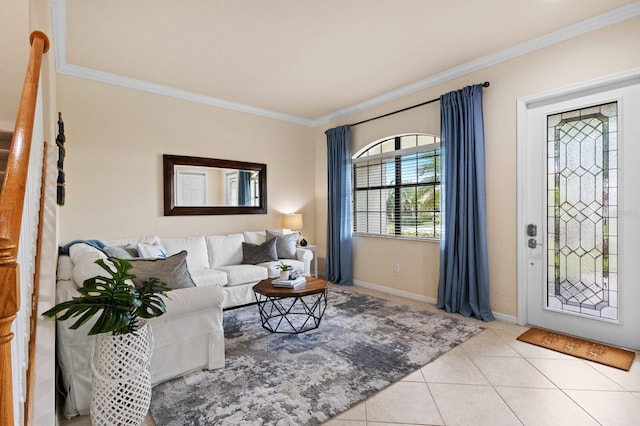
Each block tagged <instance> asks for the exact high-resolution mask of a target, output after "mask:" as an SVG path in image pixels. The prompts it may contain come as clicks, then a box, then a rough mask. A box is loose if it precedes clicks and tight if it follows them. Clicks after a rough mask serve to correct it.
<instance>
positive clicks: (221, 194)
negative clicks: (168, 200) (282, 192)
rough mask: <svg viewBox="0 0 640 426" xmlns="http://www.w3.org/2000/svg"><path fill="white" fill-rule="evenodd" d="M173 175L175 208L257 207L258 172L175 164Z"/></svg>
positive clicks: (258, 199) (258, 197)
mask: <svg viewBox="0 0 640 426" xmlns="http://www.w3.org/2000/svg"><path fill="white" fill-rule="evenodd" d="M174 176H175V177H176V179H175V182H174V183H175V188H174V190H175V195H176V199H175V205H176V206H178V207H196V206H199V207H203V206H210V207H215V206H218V207H220V206H254V207H255V206H259V205H260V188H259V185H258V183H259V178H260V172H259V171H258V170H237V169H223V168H218V167H203V166H185V165H176V166H174Z"/></svg>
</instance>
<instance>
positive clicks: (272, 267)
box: [257, 259, 304, 278]
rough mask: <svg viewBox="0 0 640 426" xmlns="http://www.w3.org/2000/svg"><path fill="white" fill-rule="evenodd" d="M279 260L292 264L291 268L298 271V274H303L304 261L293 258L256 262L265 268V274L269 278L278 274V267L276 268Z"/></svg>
mask: <svg viewBox="0 0 640 426" xmlns="http://www.w3.org/2000/svg"><path fill="white" fill-rule="evenodd" d="M280 262H282V263H285V264H287V265H291V266H293V269H295V270H296V271H298V272H299V273H300V274H304V262H301V261H299V260H294V259H282V260H280V261H277V262H263V263H258V265H257V266H261V267H263V268H266V269H267V274H268V275H269V278H276V277H279V276H280V269H278V268H276V266H278V265H279V264H280Z"/></svg>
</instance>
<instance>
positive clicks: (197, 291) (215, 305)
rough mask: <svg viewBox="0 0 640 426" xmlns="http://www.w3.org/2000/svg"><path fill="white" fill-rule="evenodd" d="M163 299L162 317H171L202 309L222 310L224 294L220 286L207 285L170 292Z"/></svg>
mask: <svg viewBox="0 0 640 426" xmlns="http://www.w3.org/2000/svg"><path fill="white" fill-rule="evenodd" d="M163 299H164V303H165V305H166V307H167V312H166V313H165V314H164V315H163V316H165V317H171V316H174V315H176V316H177V315H182V314H185V313H189V312H195V311H201V310H204V309H219V310H222V303H223V302H224V293H223V291H222V287H221V286H219V285H209V286H202V287H189V288H181V289H178V290H171V291H168V292H167V295H166V296H165V297H163Z"/></svg>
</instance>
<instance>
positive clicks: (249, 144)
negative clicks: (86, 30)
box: [57, 18, 640, 316]
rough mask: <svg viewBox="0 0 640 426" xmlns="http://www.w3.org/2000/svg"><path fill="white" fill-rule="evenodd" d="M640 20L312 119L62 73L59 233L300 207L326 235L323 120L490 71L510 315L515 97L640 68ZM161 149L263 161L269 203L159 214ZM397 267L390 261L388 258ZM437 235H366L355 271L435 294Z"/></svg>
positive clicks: (217, 229)
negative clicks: (208, 212) (218, 211)
mask: <svg viewBox="0 0 640 426" xmlns="http://www.w3.org/2000/svg"><path fill="white" fill-rule="evenodd" d="M638 39H640V19H639V18H634V19H632V20H629V21H626V22H623V23H620V24H617V25H614V26H611V27H607V28H604V29H602V30H599V31H596V32H593V33H590V34H587V35H583V36H581V37H577V38H575V39H572V40H568V41H566V42H563V43H560V44H557V45H554V46H551V47H548V48H545V49H542V50H539V51H536V52H533V53H531V54H528V55H525V56H522V57H519V58H516V59H513V60H510V61H507V62H504V63H502V64H498V65H496V66H493V67H490V68H487V69H485V70H482V71H479V72H476V73H473V74H470V75H467V76H465V77H462V78H458V79H456V80H452V81H449V82H446V83H445V84H442V85H439V86H436V87H432V88H429V89H426V90H424V91H422V92H420V93H415V94H412V95H410V96H407V97H405V98H403V99H400V100H397V101H394V102H391V103H389V104H386V105H383V106H378V107H375V108H371V109H370V110H368V111H365V112H362V113H358V114H355V115H353V116H349V117H346V118H344V119H342V120H340V121H337V122H334V123H331V124H329V125H325V126H321V127H318V128H316V129H309V128H306V127H304V126H298V125H294V124H290V123H286V122H282V121H277V120H272V119H267V118H262V117H257V116H253V115H248V114H243V113H239V112H234V111H228V110H223V109H219V108H214V107H209V106H205V105H199V104H194V103H189V102H184V101H180V100H176V99H172V98H168V97H163V96H157V95H153V94H148V93H142V92H138V91H133V90H129V89H125V88H120V87H113V86H106V85H103V84H99V83H94V82H91V81H86V80H81V79H76V78H72V77H66V76H59V77H58V81H57V85H58V87H57V90H58V107H59V110H61V111H62V112H63V114H64V117H65V123H66V125H67V160H66V162H65V170H66V172H67V204H66V205H65V206H64V207H62V208H61V209H60V235H61V241H62V242H65V241H68V240H71V239H74V238H102V239H108V238H119V237H127V236H135V235H145V234H160V235H163V236H181V235H195V234H222V233H227V232H235V231H241V230H246V229H264V228H279V227H281V226H282V224H281V214H282V213H284V212H294V211H295V212H301V213H303V214H304V222H305V229H304V230H303V234H304V236H305V237H306V238H307V240H309V242H310V243H311V244H317V245H318V246H319V247H320V250H319V257H320V270H321V271H322V270H323V266H324V257H325V256H324V250H325V246H326V221H327V217H326V209H327V196H326V187H327V176H326V139H325V135H324V132H325V130H326V129H327V128H330V127H334V126H337V125H341V124H346V123H352V122H356V121H359V120H361V119H366V118H370V117H372V116H376V115H378V114H382V113H386V112H389V111H392V110H395V109H398V108H402V107H405V106H408V105H413V104H415V103H419V102H422V101H424V100H427V99H432V98H434V97H438V96H439V95H440V94H442V93H445V92H447V91H450V90H455V89H458V88H461V87H463V86H465V85H468V84H473V83H479V82H482V81H485V80H489V81H490V82H491V87H489V88H488V89H486V90H485V96H484V113H485V129H486V165H487V202H488V212H487V213H488V217H489V221H488V233H489V240H488V245H489V257H490V274H491V304H492V309H493V310H494V312H497V313H501V314H504V315H510V316H515V315H516V314H517V312H516V305H517V300H516V297H517V295H516V288H517V283H516V277H517V275H516V250H517V247H516V232H517V230H516V100H517V99H518V98H519V97H523V96H528V95H532V94H536V93H540V92H544V91H548V90H554V89H558V88H562V87H566V86H570V85H573V84H577V83H580V82H584V81H587V80H591V79H595V78H598V77H602V76H605V75H607V74H611V73H615V72H619V71H624V70H628V69H631V68H636V67H640V55H639V54H638V53H637V46H636V44H637V43H636V40H638ZM438 122H439V117H438V104H437V103H436V104H432V105H430V106H427V107H422V108H418V109H414V110H411V111H407V112H404V113H401V114H398V115H394V116H391V117H387V118H384V119H381V120H377V121H374V122H371V123H367V124H363V125H361V126H357V127H355V128H354V129H353V136H354V147H353V152H355V151H356V150H357V149H359V148H361V147H363V146H365V145H366V144H368V143H369V142H372V141H373V140H376V139H379V138H381V137H385V136H389V135H393V134H397V133H404V132H427V133H437V132H438V130H439V129H438V125H439V123H438ZM163 153H170V154H180V155H194V156H203V157H207V156H208V157H215V158H226V159H232V160H242V161H251V162H264V163H267V165H268V181H269V184H268V200H269V203H268V204H269V214H267V215H242V216H185V217H164V216H163V215H162V181H161V155H162V154H163ZM394 264H398V265H399V266H400V272H398V273H395V272H393V265H394ZM438 265H439V260H438V243H437V242H432V241H426V242H425V241H410V240H409V241H404V240H391V239H381V238H371V237H358V238H355V241H354V278H355V279H356V280H357V281H362V282H366V283H370V284H376V285H380V286H385V287H388V288H390V289H395V290H399V291H405V292H410V293H414V294H416V295H418V296H422V297H426V298H436V297H437V279H438Z"/></svg>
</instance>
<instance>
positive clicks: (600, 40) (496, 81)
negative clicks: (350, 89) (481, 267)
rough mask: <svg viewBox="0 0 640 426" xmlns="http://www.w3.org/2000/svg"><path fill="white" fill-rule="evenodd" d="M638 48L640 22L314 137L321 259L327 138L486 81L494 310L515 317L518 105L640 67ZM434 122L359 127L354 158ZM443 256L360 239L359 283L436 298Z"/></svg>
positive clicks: (410, 119)
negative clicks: (375, 142)
mask: <svg viewBox="0 0 640 426" xmlns="http://www.w3.org/2000/svg"><path fill="white" fill-rule="evenodd" d="M638 40H640V18H634V19H631V20H628V21H626V22H623V23H620V24H617V25H614V26H611V27H607V28H604V29H602V30H599V31H595V32H593V33H590V34H587V35H583V36H581V37H578V38H575V39H572V40H568V41H566V42H563V43H560V44H557V45H554V46H551V47H548V48H545V49H542V50H539V51H536V52H533V53H531V54H528V55H525V56H522V57H519V58H516V59H513V60H510V61H507V62H504V63H502V64H498V65H495V66H492V67H490V68H487V69H485V70H482V71H479V72H476V73H473V74H470V75H467V76H465V77H462V78H459V79H456V80H452V81H449V82H447V83H445V84H442V85H439V86H436V87H432V88H429V89H427V90H424V91H422V92H421V93H417V94H413V95H411V96H407V97H406V98H404V99H401V100H398V101H394V102H391V103H389V104H386V105H383V106H379V107H376V108H372V109H370V110H368V111H365V112H362V113H359V114H357V115H353V116H350V117H346V118H344V119H342V120H340V121H339V122H335V123H331V124H330V125H326V126H323V127H322V128H318V129H316V133H315V156H316V170H317V175H316V182H315V187H316V194H317V196H316V207H317V214H316V217H317V221H316V223H317V224H318V229H317V235H318V245H319V246H320V256H322V257H324V255H323V253H324V248H325V246H326V238H325V231H324V229H325V227H324V226H323V225H322V224H324V223H326V209H327V207H326V203H327V199H326V198H327V197H326V182H327V177H326V138H325V135H324V132H325V130H326V129H327V128H330V127H334V126H338V125H342V124H348V123H353V122H357V121H359V120H362V119H366V118H370V117H374V116H377V115H380V114H384V113H386V112H389V111H393V110H396V109H400V108H403V107H406V106H409V105H414V104H417V103H420V102H423V101H425V100H428V99H432V98H435V97H438V96H439V95H440V94H442V93H446V92H448V91H450V90H455V89H458V88H461V87H464V86H466V85H469V84H475V83H480V82H483V81H485V80H488V81H490V82H491V87H489V88H487V89H485V91H484V119H485V138H486V167H487V176H486V177H487V215H488V224H487V226H488V246H489V263H490V265H489V266H490V278H491V307H492V310H493V311H494V312H497V313H500V314H504V315H508V316H513V317H515V316H516V315H517V292H516V290H517V275H516V250H517V247H516V233H517V229H516V214H517V211H516V100H517V99H518V98H520V97H524V96H528V95H532V94H536V93H541V92H545V91H549V90H554V89H558V88H562V87H566V86H570V85H574V84H577V83H580V82H585V81H588V80H592V79H596V78H599V77H602V76H605V75H608V74H612V73H616V72H621V71H626V70H629V69H632V68H637V67H640V53H639V50H638ZM432 105H433V104H432ZM435 105H439V104H437V103H436V104H435ZM436 108H437V107H436ZM436 116H437V109H436V111H434V110H433V109H432V108H431V106H429V107H422V108H417V109H414V110H411V111H408V112H404V113H400V114H397V115H393V116H390V117H387V118H384V119H380V120H376V121H373V122H371V123H367V124H362V125H360V126H357V127H355V128H354V129H353V139H354V147H353V152H355V151H357V149H359V148H361V147H362V146H364V145H366V144H367V143H369V142H372V141H373V140H375V139H379V138H381V137H384V136H388V135H393V134H396V133H401V132H414V131H426V132H430V131H431V129H434V128H435V126H437V122H436V123H434V122H433V120H434V117H436ZM437 120H438V119H437V118H436V121H437ZM438 253H439V252H438V244H437V243H434V242H428V241H426V242H420V241H403V240H392V239H383V238H372V237H357V238H355V241H354V272H353V273H354V279H355V280H357V281H364V282H365V283H369V284H375V285H379V286H384V287H388V288H390V289H394V290H399V291H405V292H410V293H415V294H416V295H419V296H423V297H426V298H436V297H437V282H438V274H439V271H438V269H439V267H438V265H439V259H438ZM396 263H397V264H399V265H400V272H399V273H394V272H393V265H394V264H396Z"/></svg>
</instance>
